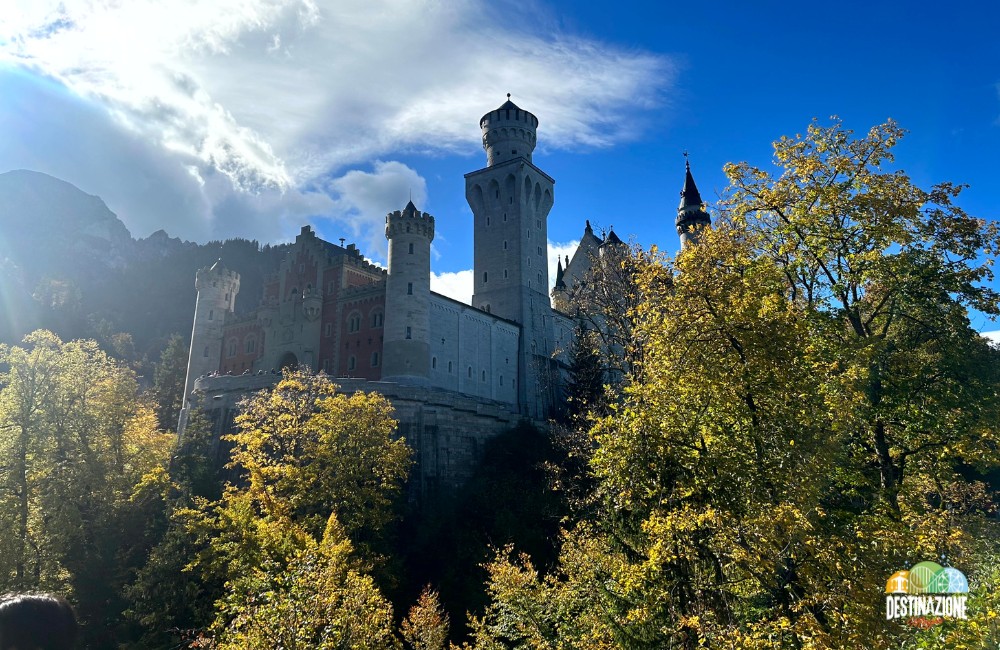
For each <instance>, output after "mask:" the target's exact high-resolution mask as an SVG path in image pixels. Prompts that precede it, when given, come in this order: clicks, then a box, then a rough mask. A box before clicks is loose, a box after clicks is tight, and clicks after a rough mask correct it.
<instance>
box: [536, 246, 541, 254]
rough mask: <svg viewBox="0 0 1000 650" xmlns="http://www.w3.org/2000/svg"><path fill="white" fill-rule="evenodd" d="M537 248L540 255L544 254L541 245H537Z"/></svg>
mask: <svg viewBox="0 0 1000 650" xmlns="http://www.w3.org/2000/svg"><path fill="white" fill-rule="evenodd" d="M535 250H537V251H538V254H539V255H541V254H542V247H541V246H537V247H535Z"/></svg>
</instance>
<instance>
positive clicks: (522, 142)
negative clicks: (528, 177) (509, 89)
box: [479, 93, 538, 167]
mask: <svg viewBox="0 0 1000 650" xmlns="http://www.w3.org/2000/svg"><path fill="white" fill-rule="evenodd" d="M479 126H480V127H481V128H482V130H483V149H485V150H486V166H487V167H492V166H494V165H499V164H500V163H504V162H507V161H508V160H514V159H515V158H524V159H525V160H527V161H528V162H531V152H532V151H534V150H535V132H536V131H537V130H538V118H537V117H535V116H534V115H532V114H531V113H529V112H528V111H526V110H524V109H522V108H519V107H518V106H517V105H516V104H515V103H514V102H512V101H510V93H507V101H506V102H504V104H503V106H501V107H500V108H498V109H496V110H493V111H490V112H489V113H487V114H486V115H483V117H482V119H480V120H479Z"/></svg>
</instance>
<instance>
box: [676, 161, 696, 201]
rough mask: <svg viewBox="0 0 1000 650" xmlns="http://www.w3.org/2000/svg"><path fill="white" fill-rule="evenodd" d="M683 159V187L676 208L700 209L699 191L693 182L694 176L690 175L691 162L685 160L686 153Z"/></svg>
mask: <svg viewBox="0 0 1000 650" xmlns="http://www.w3.org/2000/svg"><path fill="white" fill-rule="evenodd" d="M684 155H685V160H684V189H683V190H681V204H680V205H679V206H677V209H678V210H683V209H685V208H698V209H701V204H702V200H701V193H700V192H698V186H697V185H695V184H694V176H692V175H691V162H690V161H689V160H687V159H686V158H687V153H685V154H684Z"/></svg>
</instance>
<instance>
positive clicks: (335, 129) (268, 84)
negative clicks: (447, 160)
mask: <svg viewBox="0 0 1000 650" xmlns="http://www.w3.org/2000/svg"><path fill="white" fill-rule="evenodd" d="M8 4H10V3H8ZM525 14H527V15H528V16H530V20H525V19H524V17H525ZM555 22H556V21H554V20H551V19H549V17H548V16H546V14H545V11H544V9H543V8H541V7H540V6H539V5H537V4H535V3H534V2H532V1H530V0H528V1H525V2H518V3H517V4H516V5H515V4H514V3H509V4H508V3H505V2H504V1H503V0H495V1H494V2H487V1H486V0H455V1H454V2H447V3H441V2H436V1H433V0H380V1H378V2H372V1H371V0H218V1H215V2H210V3H206V2H202V1H200V0H173V1H171V2H166V3H165V2H162V1H160V0H130V1H129V2H126V3H123V2H120V0H90V1H88V2H72V3H68V2H64V1H63V0H13V6H12V7H8V6H5V9H4V12H3V16H0V65H2V64H3V63H4V62H6V64H7V66H8V68H9V67H10V66H13V67H17V68H22V69H28V70H32V71H34V72H36V73H40V74H41V75H44V76H47V77H50V78H52V79H55V80H57V81H58V82H59V83H60V84H62V85H64V86H65V87H66V88H67V89H69V90H70V91H71V93H72V94H73V96H74V97H75V98H84V99H85V100H86V102H88V103H89V105H87V106H85V110H87V111H91V112H92V115H91V116H90V117H91V118H92V120H94V121H100V120H99V118H100V117H101V116H103V117H104V118H105V119H107V118H108V116H111V118H112V119H113V122H109V123H106V124H103V125H102V126H101V128H102V129H103V130H105V131H106V132H108V133H113V134H114V135H115V136H116V137H117V140H115V141H107V142H105V143H104V144H105V145H106V147H105V148H103V149H102V148H99V149H96V150H91V161H90V164H91V165H93V166H96V167H102V168H104V171H103V172H100V171H97V170H94V171H91V172H82V171H81V172H78V175H81V176H84V175H86V174H87V173H90V174H91V175H96V174H99V173H104V174H105V175H106V176H109V177H110V176H112V175H113V174H112V173H111V172H110V171H108V169H109V166H111V165H113V164H114V163H113V162H110V161H109V160H108V158H109V157H110V156H111V155H115V154H117V153H121V152H120V151H118V149H122V148H125V149H127V148H129V147H134V148H137V149H140V150H141V152H140V153H141V156H138V157H141V159H142V161H143V164H144V165H145V166H146V168H147V169H146V171H147V172H151V171H153V169H154V168H155V169H156V170H157V171H158V172H159V173H161V174H164V175H166V176H168V177H169V178H170V180H169V182H168V183H167V186H166V187H160V188H159V189H158V191H161V192H162V193H164V194H165V195H166V194H167V193H168V190H169V189H171V188H174V189H176V190H177V191H178V193H179V194H180V195H181V196H182V197H184V199H183V200H185V201H187V202H189V204H190V205H189V208H190V209H191V211H192V216H189V217H185V218H186V219H188V220H189V223H185V225H186V226H187V227H188V230H181V229H173V230H172V232H173V233H174V234H179V235H181V236H186V237H193V238H203V237H204V236H205V234H206V233H210V234H211V236H215V235H216V234H221V233H229V232H230V231H231V230H232V229H231V227H230V226H231V225H234V224H231V223H228V222H227V221H226V220H227V219H230V218H233V216H232V214H231V213H232V210H234V209H235V208H236V207H240V206H241V205H242V206H243V207H247V208H248V209H250V210H251V211H252V210H253V209H254V207H255V206H257V207H275V206H279V205H282V204H283V203H284V202H285V201H286V200H287V201H288V203H289V205H288V206H285V207H281V208H280V209H279V212H281V213H282V214H279V215H277V216H273V217H268V216H266V215H253V214H251V215H250V217H249V218H247V219H246V220H245V222H246V223H245V227H244V229H243V231H242V233H239V234H243V235H244V236H258V237H269V236H271V234H272V233H273V232H274V231H282V232H284V231H285V226H284V225H283V223H284V220H285V219H291V218H292V217H291V216H282V215H292V214H294V215H296V218H298V219H299V220H300V221H301V218H302V217H303V216H308V215H310V214H311V213H312V211H313V210H316V209H319V208H323V207H324V204H325V209H328V210H330V211H331V212H330V213H329V216H332V217H333V218H338V219H341V220H352V219H353V220H356V221H351V223H352V224H353V227H354V229H355V230H356V231H358V230H360V231H362V232H363V236H365V237H366V238H368V239H371V238H373V237H374V234H373V232H372V228H374V220H375V217H373V216H372V214H374V213H371V214H369V213H368V212H366V207H365V205H369V206H370V207H372V208H373V209H374V204H364V205H362V204H358V205H349V204H345V203H344V201H346V200H347V199H345V198H344V195H343V194H342V195H341V196H339V197H336V196H335V197H333V199H332V201H324V200H323V197H322V196H319V195H318V194H321V193H323V192H325V191H327V190H329V189H334V190H337V188H335V187H333V188H331V187H327V186H325V184H324V181H323V180H322V179H323V178H324V177H327V176H328V175H331V174H332V175H335V176H339V177H340V179H339V180H342V181H343V183H344V184H352V183H362V182H363V179H358V178H355V177H353V176H351V172H350V171H347V170H348V169H349V168H350V167H351V166H356V165H363V166H367V165H368V164H369V162H368V161H371V160H375V159H380V158H381V159H383V160H385V159H390V158H393V157H396V156H398V155H400V154H401V153H403V152H424V151H463V152H472V151H473V150H474V149H476V148H477V144H478V142H479V138H480V134H479V133H478V126H477V123H476V118H477V117H478V116H479V115H481V114H482V113H484V112H486V110H488V109H489V108H491V107H494V106H496V105H498V104H499V103H501V102H502V101H503V93H505V92H507V91H508V90H509V91H510V92H512V93H514V100H515V101H516V102H518V103H519V104H520V105H522V106H524V107H525V108H528V109H529V110H532V111H533V112H535V113H536V114H537V115H539V116H540V118H541V126H540V130H541V132H542V133H541V134H540V137H539V141H540V142H541V143H542V146H544V147H556V148H580V147H584V148H586V147H604V146H609V145H613V144H614V143H616V142H619V141H621V140H623V139H628V138H631V137H634V136H636V135H637V130H640V129H641V128H642V125H643V120H642V117H643V116H644V115H648V114H647V113H645V111H646V109H650V108H652V107H655V106H661V105H662V104H663V103H664V102H665V99H664V96H665V94H666V92H665V91H666V90H667V89H668V88H669V86H670V85H672V83H673V79H674V76H675V68H674V65H673V63H672V62H671V61H670V60H669V59H667V58H666V57H663V56H660V55H656V54H652V53H649V52H643V51H638V50H634V49H626V48H622V47H618V46H615V45H611V44H608V43H604V42H600V41H596V40H591V39H587V38H582V37H579V36H575V35H573V34H567V33H563V32H560V31H559V30H558V29H557V28H556V27H553V24H554V23H555ZM529 26H530V27H529ZM63 103H72V102H68V100H64V101H63ZM2 104H3V101H2V98H0V110H2ZM77 105H79V101H78V100H77ZM78 110H79V109H78ZM0 120H2V116H0ZM68 124H70V125H74V126H75V125H76V123H75V122H68ZM63 130H64V131H66V132H67V139H69V138H70V137H71V136H72V135H73V134H74V133H78V131H76V130H72V129H70V128H69V126H67V127H64V128H63ZM25 137H27V136H25ZM62 144H63V146H69V147H72V146H73V144H72V143H70V142H66V141H64V142H63V143H62ZM95 153H96V154H98V155H94V154H95ZM127 153H131V154H132V155H133V156H134V157H136V152H135V151H130V152H127ZM118 165H119V168H125V167H128V165H127V163H118ZM13 166H17V167H25V166H27V165H25V164H14V165H13ZM359 173H361V174H364V173H368V172H359ZM374 173H375V174H378V173H379V171H378V169H376V170H375V172H374ZM386 173H388V172H386ZM63 177H64V178H65V177H66V176H63ZM117 179H118V185H122V186H125V185H129V184H131V185H132V186H141V185H142V182H143V181H144V180H147V181H149V182H151V183H157V182H159V180H158V179H153V178H152V177H147V178H145V179H144V178H143V177H140V176H138V174H137V173H124V174H119V175H117ZM213 179H214V180H213ZM67 180H70V181H71V182H75V181H74V179H73V178H72V177H69V178H67ZM223 181H224V182H225V183H226V184H228V185H231V186H232V187H231V189H230V188H223V187H221V184H222V182H223ZM107 184H108V185H110V183H107ZM315 187H318V188H319V190H315V189H311V188H315ZM355 189H358V188H356V187H354V188H350V189H347V190H346V194H347V195H348V197H349V196H351V193H352V192H353V191H354V190H355ZM413 189H414V192H415V196H414V198H415V199H416V198H417V197H416V191H417V188H416V187H414V188H413ZM88 190H89V191H98V192H100V193H101V195H102V196H103V197H104V198H106V199H107V200H108V201H109V203H112V204H113V205H115V204H116V203H117V198H116V196H115V194H116V191H115V190H114V188H112V191H109V192H106V191H105V190H104V189H103V188H95V189H90V188H88ZM128 191H129V190H127V189H119V190H117V194H127V192H128ZM358 191H360V190H358ZM255 197H263V198H255ZM396 198H397V199H398V197H396ZM173 202H174V203H176V200H174V201H173ZM396 205H398V200H397V201H396V202H395V203H394V204H393V207H395V206H396ZM170 207H171V208H173V209H176V207H177V206H176V205H174V206H170ZM345 207H346V211H341V212H338V210H341V209H342V208H345ZM161 209H163V210H167V209H168V206H163V207H162V208H161ZM378 209H379V210H382V209H383V208H382V207H379V208H378ZM123 218H124V215H123ZM125 220H126V223H127V224H128V225H130V227H132V226H133V224H132V223H130V222H129V221H128V219H125ZM217 221H221V223H215V222H217ZM258 223H259V224H260V225H261V227H262V230H258V231H254V230H251V227H252V226H254V225H257V224H258ZM165 225H167V227H168V230H171V228H170V226H169V222H168V223H167V224H165ZM365 231H367V232H365ZM140 234H141V233H140ZM286 234H287V233H286Z"/></svg>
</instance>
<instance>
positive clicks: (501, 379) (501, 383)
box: [500, 375, 503, 386]
mask: <svg viewBox="0 0 1000 650" xmlns="http://www.w3.org/2000/svg"><path fill="white" fill-rule="evenodd" d="M500 385H501V386H503V375H500Z"/></svg>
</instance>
